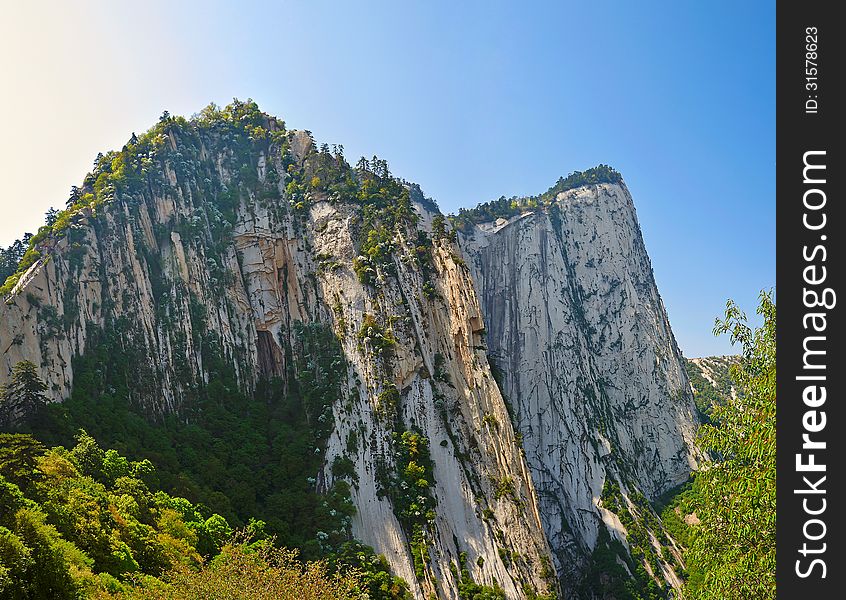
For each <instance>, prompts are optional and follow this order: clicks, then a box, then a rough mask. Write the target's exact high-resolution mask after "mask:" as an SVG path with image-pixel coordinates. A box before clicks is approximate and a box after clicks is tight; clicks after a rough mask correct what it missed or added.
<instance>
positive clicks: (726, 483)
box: [686, 292, 776, 600]
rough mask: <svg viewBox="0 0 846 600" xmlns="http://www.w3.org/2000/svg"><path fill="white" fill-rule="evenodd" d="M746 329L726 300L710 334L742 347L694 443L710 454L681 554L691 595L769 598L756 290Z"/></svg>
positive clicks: (767, 337) (771, 494)
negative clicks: (721, 397)
mask: <svg viewBox="0 0 846 600" xmlns="http://www.w3.org/2000/svg"><path fill="white" fill-rule="evenodd" d="M758 314H760V315H761V316H762V317H763V319H764V322H763V325H762V326H761V327H759V328H756V329H753V328H751V327H750V326H749V324H748V322H747V319H746V315H745V314H744V313H743V312H742V311H741V310H740V309H739V308H738V306H737V305H736V304H735V303H734V302H732V301H729V302H728V304H727V306H726V313H725V318H724V319H721V320H720V319H718V320H717V323H716V325H715V327H714V333H715V334H717V335H719V334H726V333H728V334H729V335H730V336H731V341H732V342H733V343H739V344H740V346H741V348H742V359H741V361H740V363H739V364H737V365H735V366H733V367H732V379H733V380H734V382H735V386H736V387H737V389H738V391H739V392H740V393H739V394H738V397H737V398H734V399H732V398H730V397H729V398H726V399H725V402H724V403H723V404H720V405H717V406H715V407H714V409H713V412H712V414H711V418H712V421H713V422H712V423H711V424H706V425H703V426H702V428H701V430H700V434H699V443H700V445H701V446H702V448H703V449H705V450H707V451H710V452H711V453H713V456H714V457H715V459H714V460H713V462H711V463H709V464H708V465H706V466H705V467H704V468H703V469H701V471H700V472H699V473H698V474H697V476H696V479H695V480H694V483H693V502H692V504H693V508H694V509H695V513H696V516H697V517H698V519H699V521H700V523H699V524H698V525H696V526H695V527H693V528H692V529H693V531H692V535H691V536H690V544H689V548H688V551H687V553H686V561H687V567H688V572H689V573H690V574H691V577H690V579H689V580H688V584H687V589H686V592H687V595H688V596H689V597H690V598H692V599H712V598H722V599H725V600H733V599H738V600H740V599H747V598H756V599H767V598H775V565H776V562H775V560H776V559H775V552H776V539H775V528H776V431H775V423H776V387H775V385H776V305H775V302H774V300H773V296H772V293H767V292H762V293H761V296H760V304H759V306H758Z"/></svg>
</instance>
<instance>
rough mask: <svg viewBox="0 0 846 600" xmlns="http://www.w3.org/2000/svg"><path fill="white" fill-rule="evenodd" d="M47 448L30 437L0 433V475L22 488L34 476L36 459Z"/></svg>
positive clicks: (36, 464)
mask: <svg viewBox="0 0 846 600" xmlns="http://www.w3.org/2000/svg"><path fill="white" fill-rule="evenodd" d="M46 452H47V448H45V447H44V445H43V444H42V443H41V442H39V441H38V440H36V439H35V438H34V437H32V436H31V435H25V434H20V433H0V475H2V476H3V477H5V478H6V480H7V481H11V482H12V483H14V484H16V485H18V486H20V487H24V486H25V484H27V483H28V482H29V481H31V480H32V479H33V478H34V477H35V475H36V467H37V466H38V458H39V457H41V456H43V455H44V454H45V453H46Z"/></svg>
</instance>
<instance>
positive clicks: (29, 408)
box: [0, 360, 47, 423]
mask: <svg viewBox="0 0 846 600" xmlns="http://www.w3.org/2000/svg"><path fill="white" fill-rule="evenodd" d="M46 390H47V384H46V383H44V382H43V381H42V380H41V377H40V376H39V375H38V367H37V366H36V365H35V363H34V362H32V361H29V360H22V361H20V362H19V363H17V364H16V365H15V366H14V367H12V376H11V380H10V381H9V383H8V385H6V386H5V387H3V389H2V390H0V419H1V420H5V421H6V422H7V423H14V422H16V421H18V420H20V419H21V418H24V419H25V418H28V417H30V416H32V415H33V414H35V413H36V412H37V411H38V409H39V408H41V407H42V406H44V405H45V404H47V396H45V395H44V392H45V391H46Z"/></svg>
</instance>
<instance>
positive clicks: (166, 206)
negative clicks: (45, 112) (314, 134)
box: [0, 103, 696, 599]
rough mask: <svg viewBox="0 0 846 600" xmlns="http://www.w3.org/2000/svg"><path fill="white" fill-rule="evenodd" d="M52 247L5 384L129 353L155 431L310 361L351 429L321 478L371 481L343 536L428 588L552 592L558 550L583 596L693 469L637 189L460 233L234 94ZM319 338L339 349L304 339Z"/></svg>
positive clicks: (140, 147)
mask: <svg viewBox="0 0 846 600" xmlns="http://www.w3.org/2000/svg"><path fill="white" fill-rule="evenodd" d="M39 235H40V241H39V242H38V244H37V248H36V249H37V250H38V251H39V252H40V254H41V256H40V258H39V259H38V260H37V261H36V262H35V264H33V265H32V266H31V267H30V268H29V269H28V270H26V272H24V273H22V274H19V275H17V276H16V277H19V279H18V281H17V283H16V285H15V286H14V288H13V289H12V291H11V293H10V294H9V295H8V296H7V297H6V298H5V299H4V302H3V304H2V305H0V318H1V319H2V327H0V384H2V383H5V380H6V379H7V378H8V374H9V373H10V372H11V369H12V367H13V366H14V365H15V364H17V363H18V362H19V361H21V360H31V361H33V362H35V363H36V364H37V365H39V367H40V369H41V376H42V378H43V379H44V380H45V381H46V382H47V383H48V386H49V387H48V390H47V393H48V395H49V397H50V399H51V400H53V401H62V400H63V399H65V398H67V397H68V396H69V395H70V394H71V393H72V391H73V389H74V378H75V364H77V361H78V360H80V358H81V357H85V356H88V355H90V354H91V353H96V352H97V351H98V349H100V350H102V349H103V348H106V347H108V348H110V349H112V350H113V351H114V352H113V353H111V354H109V355H103V356H99V357H98V360H100V361H101V364H102V368H101V369H99V370H97V372H96V374H95V375H96V377H98V378H100V379H101V380H102V382H103V386H104V387H105V388H107V389H104V390H103V392H104V393H109V392H110V389H108V388H111V387H112V386H123V387H124V388H125V389H126V390H127V394H128V396H129V398H130V400H131V402H132V403H133V405H134V406H135V408H136V409H137V411H138V412H141V413H143V414H144V415H145V416H146V417H147V418H148V419H150V420H154V421H155V420H158V419H161V418H162V417H163V416H164V415H169V414H177V415H180V416H181V417H182V418H183V419H184V420H190V418H191V411H192V409H193V407H192V406H191V403H192V401H193V400H194V399H195V398H196V397H197V391H198V390H201V389H203V387H204V386H206V385H207V384H209V383H210V382H212V381H213V380H214V378H215V377H216V374H217V373H218V372H219V371H220V370H221V369H227V370H231V371H232V372H233V374H234V378H235V381H236V382H237V385H238V386H239V387H240V388H242V390H243V391H245V392H248V393H249V392H250V391H252V390H253V389H254V388H255V386H256V385H257V383H258V382H259V381H260V380H262V379H264V378H274V379H276V380H277V381H280V382H281V383H282V385H283V386H287V385H289V384H293V383H295V382H296V381H297V378H298V376H299V371H300V370H303V369H304V370H307V371H308V372H309V373H310V376H311V377H313V378H315V379H318V380H319V379H332V380H333V381H334V380H340V381H341V385H340V389H341V391H340V393H339V394H335V396H338V397H335V396H333V397H332V398H331V399H330V401H329V403H328V405H327V406H326V407H325V410H324V409H322V408H321V410H322V412H321V413H320V414H319V415H315V420H316V421H319V422H320V423H331V424H332V425H331V427H328V425H327V427H326V430H327V433H326V437H325V438H321V441H320V443H319V444H317V445H316V447H315V448H314V451H315V453H316V454H322V456H323V466H322V468H321V470H320V471H319V472H317V473H314V478H313V482H314V483H313V485H314V486H315V487H316V488H317V489H318V490H320V491H326V492H329V491H331V490H332V489H334V487H333V486H335V484H336V483H337V482H338V481H340V480H342V479H343V480H345V481H347V482H350V483H351V491H350V497H351V500H352V502H353V504H354V505H355V507H356V513H355V516H354V517H353V519H352V521H351V523H350V525H349V526H350V531H349V532H345V533H350V534H352V535H354V536H355V537H356V538H358V539H360V540H361V541H363V542H365V543H367V544H369V545H371V546H373V548H374V549H375V550H376V551H377V552H378V553H381V554H384V555H385V556H386V558H387V559H388V561H389V563H390V565H391V567H392V568H393V570H394V571H395V572H396V573H397V574H398V575H400V576H402V577H403V578H404V579H406V580H407V581H408V582H409V584H410V587H411V589H412V592H413V594H414V596H415V597H417V598H430V597H431V596H432V595H436V596H437V597H439V598H449V599H457V598H458V590H459V585H460V583H462V582H463V583H472V582H475V583H477V584H484V585H489V586H492V588H493V587H498V588H500V589H501V590H502V593H504V594H505V596H506V597H508V598H523V597H527V596H530V595H531V594H533V593H535V592H537V593H545V592H548V591H555V590H556V589H557V588H558V582H557V581H556V578H555V575H554V573H553V571H552V570H551V566H552V564H553V563H554V565H555V567H556V568H557V571H558V574H559V576H560V577H561V578H562V581H563V583H564V589H565V590H566V591H567V592H568V594H567V595H568V596H569V595H571V594H570V593H571V592H575V590H576V589H577V587H578V584H579V583H580V581H581V577H582V574H583V573H584V571H585V569H586V568H587V567H588V565H589V564H590V557H591V553H592V552H593V550H594V549H595V547H596V546H597V543H598V540H600V539H604V538H603V535H604V532H605V531H606V530H607V531H609V532H610V533H611V535H612V536H614V537H615V538H616V539H619V540H620V541H622V542H624V543H627V544H629V545H630V546H631V545H632V543H633V542H632V540H633V539H634V538H635V537H637V538H638V539H640V540H641V541H642V540H643V539H647V538H648V540H651V541H652V542H649V541H647V542H644V543H646V544H647V545H648V544H650V543H654V544H655V545H656V547H657V545H658V539H659V538H660V537H661V536H662V535H663V534H662V532H661V531H658V530H656V529H655V527H652V529H649V528H647V529H648V531H649V534H648V536H646V534H644V536H646V537H644V536H635V535H634V534H633V532H632V531H631V530H630V529H631V528H633V527H634V526H635V522H640V521H644V522H646V521H649V522H651V521H650V519H648V518H647V516H648V514H649V513H650V511H651V509H650V508H649V506H648V503H647V502H646V500H645V499H653V498H655V497H656V496H657V495H659V494H661V493H662V492H664V491H666V490H667V489H669V488H671V487H672V486H674V485H676V484H678V483H680V482H682V481H684V480H685V479H686V478H687V477H688V474H689V472H690V469H691V467H692V466H693V465H694V464H695V462H696V454H695V452H694V451H693V450H692V440H693V434H694V429H695V426H696V416H695V409H694V407H693V404H692V402H691V393H690V387H689V383H688V379H687V377H686V375H685V372H684V369H683V366H682V363H681V356H680V354H679V351H678V348H677V347H676V344H675V341H674V340H673V336H672V332H671V331H670V327H669V323H668V321H667V316H666V313H665V311H664V307H663V305H662V303H661V299H660V297H659V295H658V292H657V290H656V288H655V282H654V280H653V277H652V272H651V268H650V264H649V259H648V257H647V255H646V250H645V248H644V245H643V241H642V239H641V234H640V230H639V227H638V224H637V219H636V216H635V212H634V208H633V206H632V202H631V198H630V197H629V194H628V191H627V190H626V188H625V186H624V185H623V184H622V183H619V184H599V185H587V186H584V185H583V186H581V187H578V188H576V189H572V190H569V191H564V192H561V193H559V194H557V196H556V197H555V198H554V199H553V200H552V202H551V203H547V204H544V205H542V207H541V208H536V209H533V210H531V211H530V212H527V213H525V214H522V215H518V216H515V217H512V218H510V219H500V220H499V221H496V222H493V223H481V224H478V225H476V226H474V227H473V228H472V231H469V232H467V234H466V235H461V236H456V235H455V232H454V231H450V228H449V227H448V226H445V225H444V221H443V218H442V217H441V216H440V215H439V214H438V212H437V207H436V206H435V205H434V204H433V203H432V202H431V201H429V200H427V199H426V198H424V197H423V196H422V194H421V193H420V191H419V189H418V188H417V187H415V186H412V185H409V184H406V183H404V182H400V181H398V180H396V179H395V178H393V177H391V176H390V174H389V173H388V172H387V166H386V165H385V164H384V163H383V162H381V161H378V160H374V161H372V162H370V163H368V162H367V161H362V162H360V163H359V165H357V167H356V168H353V167H351V166H350V165H349V164H347V163H346V161H345V160H344V159H343V156H342V155H341V153H340V152H338V151H337V150H336V151H334V152H330V151H329V149H328V147H325V146H324V147H322V148H319V149H318V148H317V147H315V145H314V142H313V140H312V138H311V136H310V134H308V133H307V132H302V131H299V132H297V131H288V130H286V129H285V127H284V124H283V123H281V122H280V121H277V120H276V119H273V118H271V117H268V116H267V115H264V114H263V113H260V112H259V111H258V110H257V108H255V106H254V105H251V104H249V103H247V104H244V103H236V104H234V105H232V106H230V107H227V109H225V110H224V111H215V110H211V111H204V112H203V113H202V114H201V115H200V116H199V117H198V118H196V119H195V120H193V121H191V122H188V121H185V120H184V119H178V118H177V119H175V118H172V117H164V118H163V119H162V121H161V122H160V123H159V124H158V125H157V126H156V127H154V128H153V130H151V131H150V132H149V133H147V134H145V135H144V136H142V137H141V138H140V139H138V138H135V136H133V140H131V141H130V143H129V144H128V145H127V146H126V147H125V148H124V149H123V150H122V151H121V152H119V153H111V154H109V155H107V156H105V157H103V158H102V159H101V160H100V161H99V162H98V166H97V168H96V170H95V172H94V173H92V174H90V175H89V176H88V177H87V178H86V181H85V185H84V186H83V188H82V189H81V191H80V193H79V194H77V196H75V197H74V198H72V200H71V206H70V208H69V210H68V211H66V212H64V213H62V215H61V216H60V217H59V220H58V221H57V224H56V225H55V226H54V227H53V228H52V229H51V230H49V231H46V232H45V233H44V234H39ZM312 326H314V327H318V328H321V331H331V332H332V333H334V336H335V338H336V339H337V343H338V344H339V346H340V349H341V351H340V354H339V357H338V358H335V357H334V355H332V356H329V357H328V359H327V357H326V356H318V355H316V354H315V353H313V352H312V353H311V354H309V352H306V351H305V350H304V349H303V348H304V343H303V340H302V337H301V335H302V331H303V327H312ZM324 359H326V360H324ZM98 366H99V364H98ZM115 374H117V375H115ZM497 378H500V380H499V381H497ZM89 387H90V386H89ZM503 392H504V394H503ZM509 402H510V406H509ZM339 464H341V465H351V466H350V467H349V468H347V469H336V468H335V467H336V466H337V465H339ZM350 469H351V470H350ZM615 490H619V491H620V493H619V494H617V493H616V491H615ZM606 537H607V535H606ZM656 552H657V551H656ZM641 554H644V553H643V552H641ZM657 554H660V552H657ZM644 556H647V558H648V556H649V553H646V554H644ZM644 560H646V559H644ZM647 563H648V561H646V562H645V563H644V564H646V565H647V571H648V573H649V575H650V576H652V577H654V578H655V579H656V580H659V581H666V582H667V585H671V586H677V585H678V580H677V578H676V577H675V574H674V571H673V567H672V565H670V564H669V563H667V562H666V561H665V560H663V559H662V561H660V562H655V561H653V562H652V563H648V564H647ZM626 568H629V567H626ZM631 570H633V569H630V572H631ZM468 580H472V582H470V581H468ZM491 591H492V590H491Z"/></svg>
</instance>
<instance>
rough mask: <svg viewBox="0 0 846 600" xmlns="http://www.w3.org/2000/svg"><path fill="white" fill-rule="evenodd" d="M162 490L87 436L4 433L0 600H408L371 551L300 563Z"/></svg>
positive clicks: (250, 530)
mask: <svg viewBox="0 0 846 600" xmlns="http://www.w3.org/2000/svg"><path fill="white" fill-rule="evenodd" d="M156 479H157V477H156V469H155V467H154V466H153V465H152V463H150V461H148V460H141V461H131V460H128V459H127V458H126V457H124V456H121V455H120V454H119V453H118V452H116V451H114V450H103V449H102V448H101V447H100V446H99V445H98V444H97V442H96V441H95V440H94V438H92V437H91V436H90V435H88V434H87V433H85V432H80V433H79V435H78V436H77V444H76V446H74V447H73V448H71V449H70V450H68V449H65V448H64V447H61V446H58V447H54V448H50V449H48V448H46V447H45V446H44V445H43V444H41V443H40V442H38V441H37V440H36V439H35V438H33V437H32V436H30V435H25V434H6V433H3V434H0V600H30V599H33V600H40V599H44V600H47V599H49V600H64V599H67V600H71V599H74V600H75V599H80V598H100V599H105V598H121V599H127V600H136V599H144V600H148V599H149V600H154V599H155V600H158V599H165V598H167V599H173V600H181V599H185V600H187V599H195V598H204V599H208V600H214V599H216V598H220V599H224V598H226V599H241V598H243V599H245V600H246V599H251V600H252V599H258V600H261V599H263V598H268V599H269V598H280V599H283V600H284V599H285V598H297V599H300V600H311V599H314V600H330V599H331V600H334V599H346V598H362V597H363V596H364V595H365V594H367V597H369V598H374V599H377V598H395V599H400V598H407V597H408V589H407V586H406V585H405V583H404V582H403V581H402V580H399V579H398V578H395V577H393V576H391V575H390V574H389V573H388V571H387V563H386V562H385V559H384V557H382V556H377V555H374V554H373V551H372V550H371V549H370V548H368V547H366V546H362V545H361V544H356V543H355V542H350V543H349V545H347V546H344V553H342V554H339V555H337V556H330V557H329V559H328V560H324V561H311V562H301V561H300V560H298V559H297V555H298V552H297V551H296V550H288V549H284V548H278V547H276V546H274V545H273V543H272V540H271V539H269V538H268V537H267V536H266V535H265V534H264V523H263V522H261V521H256V520H251V521H250V523H249V524H248V525H247V526H246V527H245V528H244V529H243V530H242V531H241V532H238V533H236V534H235V535H234V536H233V530H232V528H231V527H230V525H229V523H228V522H227V520H226V519H225V518H224V517H222V516H220V515H219V514H215V513H211V512H210V511H209V509H208V508H207V507H205V506H203V505H202V504H194V503H191V502H190V501H188V500H186V499H185V498H181V497H176V496H171V495H170V494H167V493H166V492H163V491H154V490H153V489H152V488H151V487H150V486H151V483H150V482H153V481H155V480H156ZM351 559H352V560H351Z"/></svg>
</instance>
